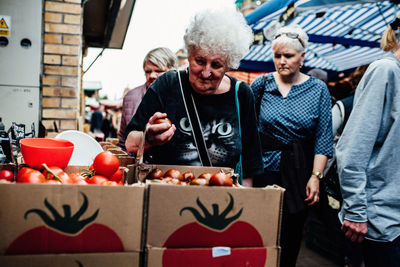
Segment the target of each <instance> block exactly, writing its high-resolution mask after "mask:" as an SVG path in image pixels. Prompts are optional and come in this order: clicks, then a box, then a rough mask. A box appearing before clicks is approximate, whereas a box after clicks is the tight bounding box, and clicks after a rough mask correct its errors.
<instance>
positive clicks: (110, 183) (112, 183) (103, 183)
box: [100, 181, 122, 186]
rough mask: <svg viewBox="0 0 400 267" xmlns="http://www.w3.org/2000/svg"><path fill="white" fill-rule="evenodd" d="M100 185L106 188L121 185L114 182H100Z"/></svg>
mask: <svg viewBox="0 0 400 267" xmlns="http://www.w3.org/2000/svg"><path fill="white" fill-rule="evenodd" d="M100 185H107V186H122V184H120V183H118V182H116V181H105V182H102V183H101V184H100Z"/></svg>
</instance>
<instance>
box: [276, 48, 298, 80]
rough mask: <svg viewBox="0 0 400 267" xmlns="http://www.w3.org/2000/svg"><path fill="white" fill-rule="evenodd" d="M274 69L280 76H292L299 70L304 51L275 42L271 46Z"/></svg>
mask: <svg viewBox="0 0 400 267" xmlns="http://www.w3.org/2000/svg"><path fill="white" fill-rule="evenodd" d="M272 51H273V56H274V64H275V68H276V71H277V72H278V74H279V75H281V76H286V77H289V76H293V75H295V74H296V73H299V72H300V66H301V65H303V61H304V55H305V52H301V53H300V52H298V51H297V50H296V49H294V48H292V47H290V46H284V45H280V44H275V45H274V46H273V47H272Z"/></svg>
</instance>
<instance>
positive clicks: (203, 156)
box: [177, 71, 212, 166]
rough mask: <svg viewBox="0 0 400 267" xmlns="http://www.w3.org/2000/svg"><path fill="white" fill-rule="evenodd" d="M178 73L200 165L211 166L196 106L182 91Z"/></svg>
mask: <svg viewBox="0 0 400 267" xmlns="http://www.w3.org/2000/svg"><path fill="white" fill-rule="evenodd" d="M177 72H178V80H179V86H180V89H181V93H182V98H183V104H184V105H185V109H186V114H187V115H188V119H189V123H190V125H191V126H192V134H193V138H194V142H195V145H196V148H197V151H198V153H199V158H200V162H201V165H203V166H212V163H211V160H210V157H209V155H208V150H207V146H206V143H205V141H204V138H203V131H202V129H201V123H200V118H199V115H198V113H197V109H196V104H195V102H194V99H193V95H192V94H191V93H190V92H189V90H187V89H184V88H183V86H182V80H181V74H180V71H177Z"/></svg>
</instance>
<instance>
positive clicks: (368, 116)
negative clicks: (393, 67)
mask: <svg viewBox="0 0 400 267" xmlns="http://www.w3.org/2000/svg"><path fill="white" fill-rule="evenodd" d="M388 72H389V70H388V69H387V68H386V67H385V66H383V65H382V64H380V65H377V64H371V66H370V67H369V68H368V70H367V72H366V73H365V75H364V77H363V78H362V80H361V81H360V83H359V85H358V87H357V89H356V94H355V100H354V107H353V110H352V112H351V115H350V117H349V120H348V122H347V125H346V127H345V129H344V131H343V134H342V135H341V137H340V139H339V142H338V144H337V150H336V156H337V163H338V174H339V179H340V185H341V190H342V195H343V206H342V211H341V217H342V219H346V220H349V221H354V222H366V221H367V220H368V219H367V212H366V207H367V196H366V189H365V188H366V184H367V171H368V164H369V161H370V158H371V155H372V153H373V149H374V145H375V143H376V140H377V137H378V134H379V131H380V126H381V121H382V114H383V108H384V103H385V92H386V88H387V84H388V76H389V74H388Z"/></svg>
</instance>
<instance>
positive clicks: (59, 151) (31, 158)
mask: <svg viewBox="0 0 400 267" xmlns="http://www.w3.org/2000/svg"><path fill="white" fill-rule="evenodd" d="M20 145H21V153H22V156H23V158H24V161H25V163H26V164H27V165H28V166H30V167H33V168H37V169H43V166H42V164H43V163H46V164H47V166H49V167H50V166H57V167H60V168H62V169H64V168H65V167H67V166H68V162H69V160H70V159H71V156H72V152H73V151H74V144H73V143H72V142H70V141H68V140H63V139H52V138H25V139H21V141H20Z"/></svg>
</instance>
